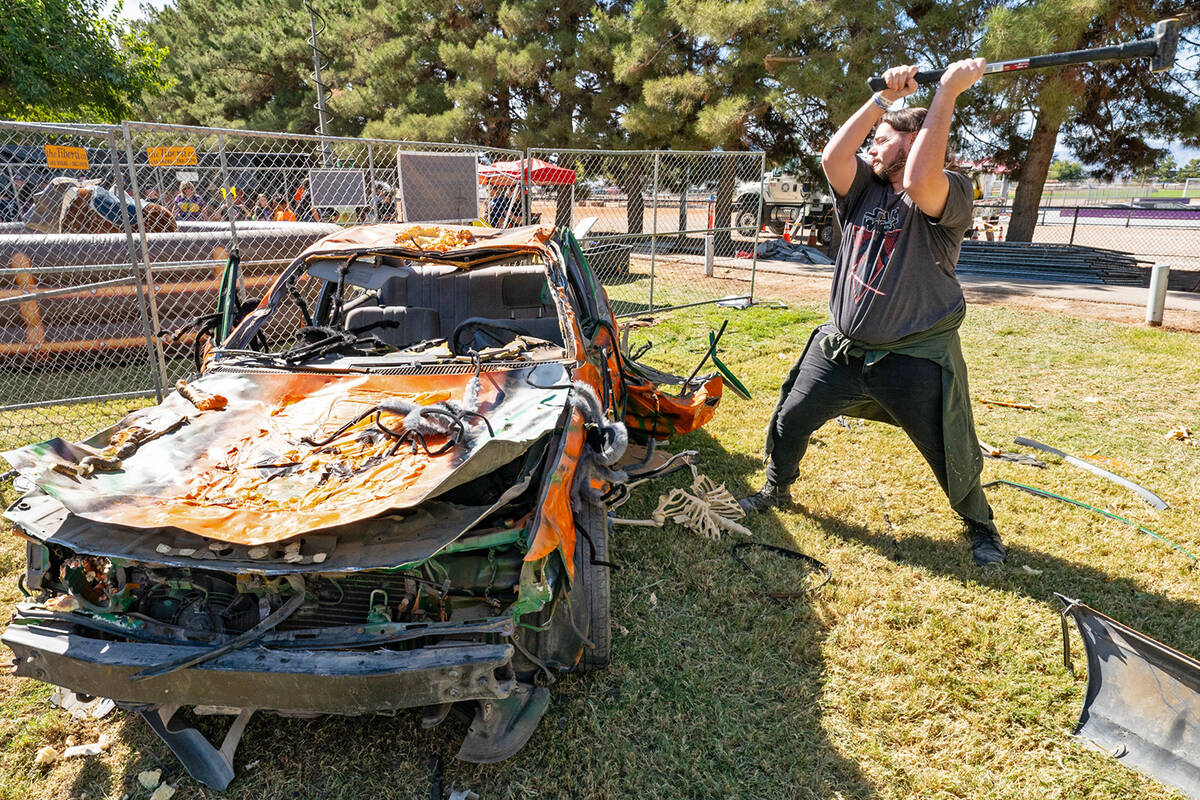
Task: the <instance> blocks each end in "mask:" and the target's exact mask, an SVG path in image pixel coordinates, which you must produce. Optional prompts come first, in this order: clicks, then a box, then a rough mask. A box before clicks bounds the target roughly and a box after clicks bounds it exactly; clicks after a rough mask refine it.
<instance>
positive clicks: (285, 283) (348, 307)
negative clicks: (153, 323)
mask: <svg viewBox="0 0 1200 800" xmlns="http://www.w3.org/2000/svg"><path fill="white" fill-rule="evenodd" d="M531 255H532V256H534V257H535V262H534V263H538V264H539V265H540V266H541V267H542V268H543V271H544V274H545V277H546V280H547V286H548V287H550V288H551V289H553V288H554V287H555V286H557V285H559V284H561V283H563V282H564V281H563V279H562V276H560V275H558V274H557V273H556V271H555V269H554V264H553V261H552V260H550V259H546V258H545V256H544V255H542V254H540V253H506V254H504V256H502V257H499V258H497V259H495V261H499V262H509V263H516V262H519V261H521V260H528V259H529V256H531ZM385 259H387V261H386V262H385ZM331 262H340V263H338V264H337V266H336V267H333V264H331ZM397 262H399V263H397ZM420 264H441V265H445V266H448V267H452V268H454V269H456V270H461V269H464V267H463V265H461V264H459V263H457V262H455V261H453V260H445V261H443V260H440V259H431V258H411V257H409V256H408V255H407V254H403V253H380V252H363V253H351V254H347V255H345V256H341V257H338V258H328V257H325V258H321V259H308V260H305V259H303V258H298V259H296V260H295V261H293V262H292V263H291V264H290V265H289V266H288V268H287V269H286V270H284V272H283V274H282V275H281V276H280V277H279V278H278V279H277V280H276V282H275V284H274V285H273V286H272V289H271V291H270V293H269V295H268V296H267V298H266V299H265V300H264V301H263V302H262V303H260V305H259V307H258V308H257V309H255V310H254V311H252V312H251V313H250V314H248V315H247V316H246V318H244V319H243V320H242V321H241V322H240V323H239V324H238V325H237V327H236V328H235V329H234V331H233V332H232V333H231V334H230V336H229V338H228V339H227V340H226V344H225V346H216V347H214V348H213V351H212V354H213V359H214V360H215V361H217V360H219V361H220V362H223V363H225V364H231V363H239V362H247V361H249V362H254V363H255V364H256V365H258V366H267V367H273V368H277V369H284V370H286V369H292V368H297V367H300V366H303V367H304V368H305V369H310V368H314V367H315V368H322V367H323V368H326V369H330V370H333V371H343V370H349V371H355V372H370V371H372V369H371V368H372V367H379V368H387V367H394V366H396V365H397V360H396V359H393V358H388V357H391V356H401V357H402V358H401V359H400V360H399V361H400V363H402V364H403V365H404V366H415V365H418V364H423V363H439V362H446V361H454V362H457V361H462V360H463V358H469V357H473V356H472V355H471V353H474V351H470V352H469V353H468V354H467V355H463V354H455V353H454V352H452V348H451V346H450V344H451V343H450V342H449V339H448V338H447V337H435V338H431V339H425V340H422V341H418V342H413V343H411V344H408V345H404V346H400V347H397V346H395V345H391V344H387V343H385V342H383V341H381V339H380V338H379V337H377V336H374V335H373V334H372V333H371V330H364V331H361V332H359V331H355V330H346V329H344V328H343V327H342V326H344V325H345V315H346V314H347V313H348V312H350V311H352V310H354V309H355V308H358V307H360V306H362V305H364V304H367V303H369V302H370V301H371V300H372V299H377V298H378V297H379V291H380V288H381V287H382V284H383V281H384V280H386V278H387V277H390V276H392V275H404V274H411V272H412V268H413V267H414V266H416V265H420ZM501 265H502V264H496V266H501ZM331 268H334V269H335V270H336V272H330V270H331ZM320 273H328V274H325V275H322V274H320ZM334 274H336V276H337V280H331V278H332V277H333V275H334ZM306 278H307V279H312V280H318V281H321V285H320V288H319V289H318V290H317V297H316V302H315V304H314V307H313V308H311V309H310V308H309V307H308V305H307V304H306V303H305V302H304V299H303V297H301V296H300V294H299V292H298V291H297V290H296V284H297V283H298V282H299V281H301V280H303V279H306ZM556 278H557V280H556ZM353 290H358V292H357V294H354V295H353V296H351V297H350V298H349V299H344V298H345V295H346V294H347V293H348V292H349V291H353ZM309 296H310V297H311V294H310V295H309ZM550 296H551V298H553V302H554V305H555V306H556V310H557V312H558V313H557V317H558V319H559V323H560V324H559V328H560V332H561V333H562V334H563V344H558V343H556V342H551V341H549V340H544V339H539V338H537V337H524V339H523V340H522V342H521V343H519V344H518V349H517V357H523V358H528V359H530V360H537V361H553V360H559V359H562V358H567V357H568V356H567V354H568V353H569V352H570V347H569V345H568V342H570V341H572V340H573V339H574V338H575V333H574V331H573V326H572V325H571V324H570V323H569V322H567V324H566V325H565V326H564V325H563V322H566V321H567V320H564V319H563V317H564V316H566V317H567V318H568V319H570V318H571V317H572V316H573V315H572V314H571V313H570V312H569V311H567V310H565V309H564V308H563V307H562V302H561V300H560V298H558V297H557V296H556V293H555V292H554V291H551V292H550ZM289 300H290V301H291V302H292V303H293V304H295V306H296V308H297V309H298V310H299V312H300V315H301V316H302V317H303V318H304V320H305V321H306V322H311V324H307V325H302V326H301V327H300V328H297V329H295V330H294V331H293V332H294V333H295V334H296V335H300V334H301V332H303V331H305V330H310V331H322V332H325V333H327V334H328V335H327V336H326V337H325V338H324V339H317V340H315V341H309V342H303V343H300V344H296V345H293V346H292V347H290V348H287V349H282V350H276V351H267V350H258V349H254V348H253V343H254V342H255V337H256V336H257V335H258V334H259V333H260V332H261V331H262V329H263V328H264V327H265V326H266V325H267V324H268V323H269V321H270V320H271V319H272V318H274V317H275V315H276V314H278V313H281V312H282V311H283V310H284V309H286V308H288V307H289V306H288V301H289ZM463 321H465V320H459V322H460V323H461V322H463ZM564 327H565V329H566V330H563V328H564ZM356 333H357V334H359V335H355V334H356ZM339 334H341V335H339ZM531 338H532V341H530V339H531ZM542 342H545V344H542ZM248 345H249V346H248ZM439 345H444V346H445V349H443V348H442V347H440V346H439ZM364 346H365V347H366V351H365V352H364V351H363V348H364ZM549 349H552V350H554V351H555V352H554V354H553V355H551V354H550V353H545V354H543V355H542V356H541V357H537V356H534V355H533V353H535V352H537V351H540V350H549ZM488 350H504V348H488V349H487V350H484V351H482V353H481V354H482V355H483V360H488V356H489V353H488ZM345 351H350V352H345ZM447 351H450V352H447ZM339 353H340V355H342V356H344V357H348V358H356V357H357V358H370V359H371V361H370V362H368V363H362V362H361V361H360V362H355V363H351V364H344V363H338V364H330V363H325V364H314V363H313V362H318V361H320V360H322V359H326V358H328V357H329V356H331V355H335V354H339ZM491 357H492V358H495V357H496V355H495V354H491ZM380 359H386V363H382V362H381V361H380ZM342 360H343V359H338V361H342Z"/></svg>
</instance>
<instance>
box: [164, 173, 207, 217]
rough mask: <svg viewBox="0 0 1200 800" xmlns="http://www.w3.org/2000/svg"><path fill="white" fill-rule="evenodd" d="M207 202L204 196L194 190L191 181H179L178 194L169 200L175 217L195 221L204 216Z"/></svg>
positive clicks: (194, 186)
mask: <svg viewBox="0 0 1200 800" xmlns="http://www.w3.org/2000/svg"><path fill="white" fill-rule="evenodd" d="M207 208H208V203H207V201H205V199H204V196H203V195H201V194H199V193H197V192H196V184H194V183H192V182H191V181H180V182H179V194H177V195H175V199H174V200H172V201H171V211H172V212H174V214H175V219H177V220H183V221H187V222H196V221H199V220H202V219H204V218H205V216H206V214H205V211H206V210H207Z"/></svg>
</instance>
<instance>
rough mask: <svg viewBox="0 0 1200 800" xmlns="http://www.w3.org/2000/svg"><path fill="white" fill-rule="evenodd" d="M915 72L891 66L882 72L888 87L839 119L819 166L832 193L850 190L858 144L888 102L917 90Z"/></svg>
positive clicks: (873, 125) (905, 67)
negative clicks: (838, 125) (839, 123)
mask: <svg viewBox="0 0 1200 800" xmlns="http://www.w3.org/2000/svg"><path fill="white" fill-rule="evenodd" d="M916 74H917V68H916V67H911V66H904V67H892V68H891V69H889V70H888V71H887V72H885V73H883V79H884V80H885V81H887V85H888V88H886V89H884V90H883V91H882V92H877V93H876V94H873V95H871V99H869V100H867V102H865V103H863V105H862V107H861V108H859V109H858V111H855V112H854V114H852V115H851V117H850V119H848V120H846V121H845V122H844V123H842V127H840V128H838V129H837V133H835V134H834V135H833V138H832V139H830V140H829V144H827V145H825V149H824V150H822V151H821V168H822V169H824V170H825V177H826V178H827V179H828V180H829V188H831V189H833V191H834V192H835V193H837V194H839V195H845V194H846V192H848V191H850V186H851V185H852V184H853V183H854V173H855V171H856V170H857V169H858V167H857V165H856V164H855V161H854V159H855V154H856V153H857V152H858V148H859V147H861V146H862V143H863V140H864V139H866V138H867V134H869V133H870V132H871V129H872V128H873V127H875V124H876V123H877V122H879V118H880V117H882V116H883V112H884V111H886V110H887V107H888V106H890V105H891V104H892V103H894V102H896V101H897V100H899V99H900V98H902V97H908V96H909V95H910V94H912V93H913V92H915V91H916V90H917V82H916V81H915V80H914V79H913V76H914V75H916ZM943 202H944V198H943Z"/></svg>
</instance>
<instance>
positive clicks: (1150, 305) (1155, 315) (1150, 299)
mask: <svg viewBox="0 0 1200 800" xmlns="http://www.w3.org/2000/svg"><path fill="white" fill-rule="evenodd" d="M1170 274H1171V265H1170V264H1155V265H1154V267H1153V268H1152V269H1151V270H1150V293H1149V294H1148V295H1147V296H1146V324H1147V325H1152V326H1155V327H1157V326H1159V325H1162V321H1163V307H1164V306H1166V304H1167V276H1168V275H1170Z"/></svg>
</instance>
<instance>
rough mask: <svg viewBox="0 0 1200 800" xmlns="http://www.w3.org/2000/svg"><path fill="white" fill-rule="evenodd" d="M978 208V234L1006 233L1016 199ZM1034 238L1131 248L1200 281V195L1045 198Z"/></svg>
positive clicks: (1148, 259) (998, 237) (1127, 250)
mask: <svg viewBox="0 0 1200 800" xmlns="http://www.w3.org/2000/svg"><path fill="white" fill-rule="evenodd" d="M1060 199H1061V198H1060ZM975 213H976V228H977V229H978V234H977V236H978V238H990V239H994V240H1002V239H1004V238H1005V234H1006V233H1007V231H1008V225H1009V222H1010V220H1011V217H1012V206H1011V205H1008V204H1006V203H1005V204H988V205H977V206H976V209H975ZM1033 242H1034V243H1035V244H1066V245H1075V246H1078V247H1089V248H1097V249H1102V250H1116V251H1120V252H1122V253H1128V254H1130V255H1132V256H1134V257H1136V258H1137V259H1138V260H1140V261H1145V262H1150V263H1165V264H1170V265H1171V268H1172V270H1173V271H1180V272H1184V273H1192V274H1194V276H1195V278H1194V280H1193V281H1192V283H1193V284H1200V201H1198V202H1195V203H1191V204H1189V203H1188V202H1187V201H1186V200H1185V199H1182V198H1180V199H1174V198H1134V199H1132V200H1125V201H1107V202H1098V203H1097V204H1095V205H1047V204H1043V205H1041V206H1040V207H1039V208H1038V211H1037V226H1036V228H1035V229H1034V233H1033ZM1180 280H1183V276H1180Z"/></svg>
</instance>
